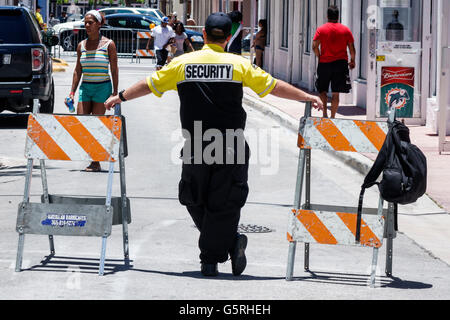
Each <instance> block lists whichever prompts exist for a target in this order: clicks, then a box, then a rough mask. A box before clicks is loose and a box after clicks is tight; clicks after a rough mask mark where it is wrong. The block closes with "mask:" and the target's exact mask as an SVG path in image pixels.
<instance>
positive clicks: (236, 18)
mask: <svg viewBox="0 0 450 320" xmlns="http://www.w3.org/2000/svg"><path fill="white" fill-rule="evenodd" d="M228 16H229V17H230V19H231V22H232V24H231V39H230V41H229V42H228V45H227V51H228V52H230V53H236V54H239V55H240V54H241V53H242V13H241V12H240V11H237V10H236V11H232V12H229V13H228Z"/></svg>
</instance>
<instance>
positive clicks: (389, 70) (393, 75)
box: [381, 67, 415, 87]
mask: <svg viewBox="0 0 450 320" xmlns="http://www.w3.org/2000/svg"><path fill="white" fill-rule="evenodd" d="M414 76H415V73H414V68H404V67H383V68H381V86H384V85H387V84H390V83H403V84H406V85H409V86H411V87H414Z"/></svg>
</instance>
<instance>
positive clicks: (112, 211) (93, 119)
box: [16, 102, 131, 275]
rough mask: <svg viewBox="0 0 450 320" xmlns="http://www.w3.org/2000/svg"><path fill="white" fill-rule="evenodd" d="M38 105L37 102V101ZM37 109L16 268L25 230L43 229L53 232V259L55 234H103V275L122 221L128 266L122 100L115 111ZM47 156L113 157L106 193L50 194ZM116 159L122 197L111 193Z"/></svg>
mask: <svg viewBox="0 0 450 320" xmlns="http://www.w3.org/2000/svg"><path fill="white" fill-rule="evenodd" d="M37 104H38V103H36V102H35V106H37ZM36 110H37V109H36V108H35V111H34V113H33V114H30V116H29V118H28V128H27V137H26V145H25V157H26V158H27V159H28V162H27V173H26V179H25V191H24V198H23V202H21V203H20V204H19V210H18V215H17V226H16V230H17V232H18V233H19V244H18V250H17V258H16V272H19V271H21V266H22V258H23V250H24V241H25V234H43V235H48V236H49V242H50V256H49V258H51V257H53V256H54V255H55V247H54V239H53V236H55V235H57V236H59V235H60V236H95V237H102V249H101V255H100V264H99V275H103V274H104V266H105V254H106V240H107V238H108V237H109V236H110V235H111V232H112V225H113V224H114V225H116V224H122V231H123V250H124V261H125V264H126V265H127V266H128V265H129V249H128V248H129V246H128V223H130V222H131V215H130V201H129V199H128V198H127V197H126V183H125V157H126V156H127V150H126V149H127V148H126V133H125V128H124V124H125V119H124V117H123V116H121V115H120V105H117V106H116V107H115V115H114V116H88V115H76V116H75V115H67V114H64V115H63V114H41V113H37V111H36ZM35 159H39V160H40V168H41V179H42V187H43V195H42V199H41V203H32V202H30V186H31V177H32V173H33V162H34V160H35ZM46 160H64V161H105V162H106V161H107V162H109V171H108V182H107V192H106V198H101V197H99V198H86V197H81V196H80V197H73V196H59V195H58V196H56V195H50V194H49V192H48V184H47V174H46V169H45V161H46ZM117 160H119V166H120V182H121V183H120V184H121V196H120V197H112V184H113V183H112V182H113V173H114V163H115V162H116V161H117Z"/></svg>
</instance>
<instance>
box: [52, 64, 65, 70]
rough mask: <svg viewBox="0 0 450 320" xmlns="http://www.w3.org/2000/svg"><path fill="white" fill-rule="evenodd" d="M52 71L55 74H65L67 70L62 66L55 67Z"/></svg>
mask: <svg viewBox="0 0 450 320" xmlns="http://www.w3.org/2000/svg"><path fill="white" fill-rule="evenodd" d="M52 71H53V72H65V71H66V68H64V67H62V66H60V65H53V68H52Z"/></svg>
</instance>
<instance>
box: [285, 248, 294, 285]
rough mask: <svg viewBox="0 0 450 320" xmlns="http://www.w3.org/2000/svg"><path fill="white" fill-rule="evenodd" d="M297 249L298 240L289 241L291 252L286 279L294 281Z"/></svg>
mask: <svg viewBox="0 0 450 320" xmlns="http://www.w3.org/2000/svg"><path fill="white" fill-rule="evenodd" d="M296 249H297V242H296V241H293V242H290V243H289V253H288V262H287V271H286V280H287V281H292V276H293V275H294V263H295V250H296Z"/></svg>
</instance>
